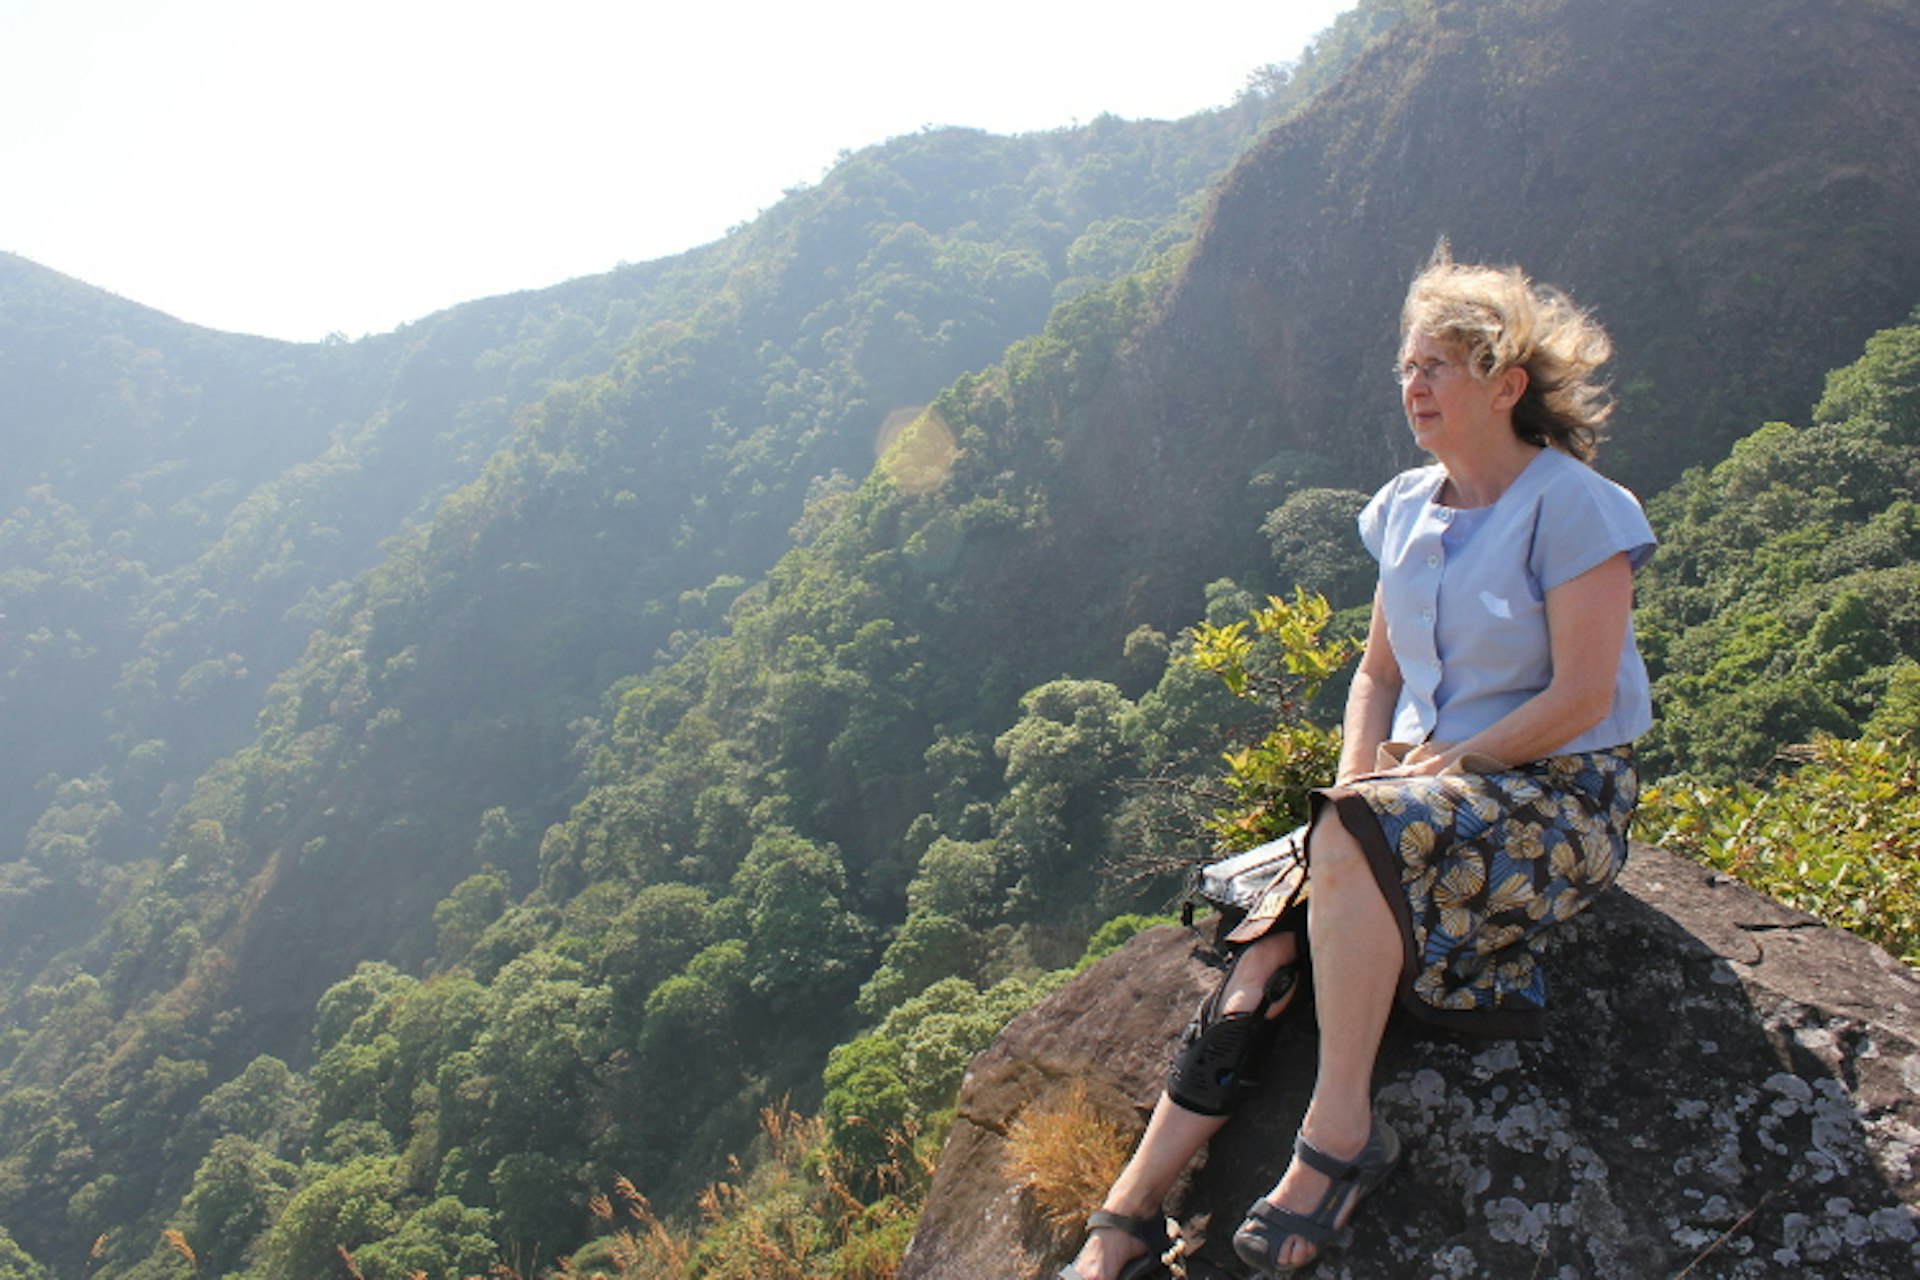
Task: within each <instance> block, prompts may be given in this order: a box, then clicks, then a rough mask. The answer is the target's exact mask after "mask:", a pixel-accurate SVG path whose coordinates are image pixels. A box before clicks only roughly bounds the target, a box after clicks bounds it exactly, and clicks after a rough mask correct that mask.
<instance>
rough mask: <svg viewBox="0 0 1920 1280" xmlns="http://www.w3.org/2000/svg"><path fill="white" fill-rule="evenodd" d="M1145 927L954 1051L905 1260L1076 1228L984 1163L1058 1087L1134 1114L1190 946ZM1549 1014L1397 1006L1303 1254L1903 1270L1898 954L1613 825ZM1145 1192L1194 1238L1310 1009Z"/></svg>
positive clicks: (1461, 1269) (1186, 968)
mask: <svg viewBox="0 0 1920 1280" xmlns="http://www.w3.org/2000/svg"><path fill="white" fill-rule="evenodd" d="M1196 941H1197V939H1196V937H1195V935H1194V934H1192V933H1191V932H1187V931H1182V930H1179V929H1172V928H1166V929H1158V930H1155V931H1152V932H1150V933H1146V934H1142V935H1141V936H1140V937H1138V938H1136V939H1134V940H1133V941H1132V942H1131V943H1129V944H1128V945H1127V946H1126V947H1124V948H1122V949H1121V950H1120V951H1118V952H1116V953H1115V954H1114V955H1112V956H1110V957H1108V958H1107V959H1106V960H1104V961H1103V962H1101V963H1100V964H1099V965H1097V966H1095V967H1094V968H1092V969H1090V970H1088V972H1086V973H1085V974H1083V975H1081V977H1080V978H1078V979H1077V980H1076V981H1074V982H1073V983H1072V984H1071V985H1069V986H1068V987H1066V988H1065V989H1063V990H1062V991H1060V992H1059V993H1058V994H1056V995H1055V996H1054V997H1053V998H1052V999H1050V1000H1048V1001H1047V1002H1046V1003H1044V1004H1042V1005H1040V1006H1038V1007H1037V1008H1035V1009H1032V1010H1030V1011H1029V1012H1027V1013H1026V1014H1024V1015H1022V1016H1021V1017H1020V1018H1018V1019H1016V1020H1015V1021H1014V1022H1013V1023H1012V1024H1010V1025H1009V1026H1008V1027H1007V1029H1006V1031H1005V1032H1004V1033H1003V1034H1002V1035H1001V1036H1000V1038H999V1039H998V1040H997V1041H995V1043H994V1044H993V1045H992V1046H991V1047H989V1048H988V1049H987V1050H986V1051H985V1052H984V1053H982V1054H981V1055H980V1057H979V1058H978V1059H977V1060H976V1061H975V1062H974V1063H973V1066H972V1068H971V1070H970V1071H969V1073H968V1075H967V1080H966V1083H965V1085H964V1087H963V1089H962V1092H961V1098H960V1106H959V1119H958V1122H957V1123H956V1124H955V1126H954V1130H953V1134H952V1137H951V1138H950V1139H949V1141H948V1143H947V1147H946V1150H945V1152H944V1153H943V1155H942V1157H941V1161H940V1166H939V1169H938V1172H937V1173H936V1175H935V1179H934V1184H933V1188H932V1191H931V1194H930V1196H929V1198H928V1202H927V1206H926V1210H925V1214H924V1216H923V1217H922V1220H921V1223H920V1227H919V1231H918V1233H917V1234H916V1235H915V1237H914V1241H913V1245H912V1247H911V1248H910V1249H909V1250H908V1253H907V1256H906V1259H905V1261H904V1263H903V1264H902V1266H901V1269H900V1272H899V1280H980V1278H982V1277H1030V1276H1048V1275H1051V1274H1052V1273H1053V1269H1054V1268H1056V1267H1058V1266H1059V1265H1060V1264H1061V1262H1062V1261H1064V1260H1065V1258H1066V1257H1067V1256H1068V1255H1069V1254H1070V1253H1071V1252H1072V1251H1073V1249H1074V1248H1075V1247H1077V1243H1078V1241H1077V1240H1075V1239H1066V1238H1060V1237H1059V1236H1057V1235H1056V1234H1054V1233H1051V1232H1049V1231H1048V1230H1047V1229H1046V1228H1045V1227H1044V1226H1043V1225H1042V1223H1041V1222H1040V1220H1039V1217H1038V1215H1037V1214H1036V1212H1035V1211H1034V1209H1033V1206H1031V1205H1030V1204H1028V1203H1027V1202H1026V1200H1025V1199H1024V1196H1023V1193H1022V1192H1020V1191H1019V1190H1018V1189H1017V1188H1016V1187H1014V1186H1013V1185H1012V1184H1011V1183H1010V1181H1009V1178H1008V1175H1007V1174H1006V1172H1005V1170H1004V1168H1003V1164H1002V1151H1003V1148H1004V1145H1005V1139H1006V1134H1007V1132H1008V1129H1009V1126H1010V1125H1012V1123H1013V1122H1014V1120H1015V1119H1016V1118H1017V1117H1018V1116H1019V1115H1020V1113H1021V1112H1022V1111H1023V1110H1024V1109H1026V1108H1028V1107H1032V1106H1035V1105H1038V1104H1044V1103H1046V1102H1048V1101H1049V1100H1050V1099H1057V1098H1058V1097H1059V1096H1061V1092H1062V1091H1064V1090H1066V1089H1068V1088H1070V1087H1073V1086H1075V1085H1076V1084H1077V1085H1079V1086H1082V1087H1085V1088H1087V1089H1088V1090H1089V1091H1090V1093H1091V1096H1092V1097H1093V1098H1094V1099H1095V1100H1096V1105H1098V1106H1100V1107H1101V1108H1103V1109H1104V1110H1106V1111H1108V1112H1109V1113H1111V1115H1112V1116H1114V1117H1116V1118H1120V1119H1123V1120H1124V1121H1125V1122H1126V1123H1128V1124H1131V1125H1134V1126H1136V1127H1137V1126H1138V1124H1139V1123H1140V1121H1141V1120H1142V1119H1143V1118H1144V1116H1145V1114H1146V1111H1147V1109H1148V1108H1149V1107H1150V1106H1151V1105H1152V1102H1153V1099H1154V1097H1155V1095H1156V1094H1157V1092H1158V1090H1159V1086H1160V1081H1161V1077H1162V1074H1163V1072H1164V1069H1165V1061H1166V1052H1167V1047H1168V1045H1169V1044H1170V1043H1171V1042H1172V1040H1173V1037H1174V1036H1175V1035H1176V1034H1177V1033H1178V1031H1179V1029H1180V1027H1181V1025H1182V1024H1183V1023H1184V1022H1185V1020H1186V1018H1187V1016H1188V1015H1189V1013H1190V1012H1191V1010H1192V1007H1193V1005H1194V1003H1195V1002H1196V1001H1197V1000H1198V999H1199V997H1200V995H1201V993H1202V992H1203V991H1205V990H1206V989H1207V987H1208V986H1209V985H1210V984H1211V980H1212V977H1213V974H1212V971H1211V970H1209V969H1207V968H1206V967H1205V966H1203V965H1202V964H1201V963H1199V962H1198V961H1197V960H1196V959H1195V958H1194V957H1193V954H1192V953H1193V951H1194V944H1195V942H1196ZM1549 966H1550V967H1549V973H1550V980H1551V981H1552V984H1553V987H1552V1009H1551V1013H1550V1017H1549V1029H1548V1034H1547V1036H1546V1038H1545V1039H1543V1040H1541V1041H1538V1042H1524V1043H1523V1042H1512V1041H1489V1040H1480V1039H1470V1038H1466V1037H1461V1036H1456V1035H1452V1034H1448V1033H1439V1032H1434V1031H1432V1030H1430V1029H1428V1028H1425V1027H1423V1026H1421V1025H1419V1024H1417V1023H1414V1022H1412V1021H1411V1020H1407V1019H1403V1018H1396V1019H1395V1021H1394V1023H1393V1024H1392V1025H1391V1026H1390V1027H1389V1029H1388V1033H1387V1038H1386V1042H1385V1044H1384V1046H1383V1049H1382V1052H1381V1056H1380V1063H1379V1069H1378V1073H1377V1076H1376V1084H1377V1087H1378V1091H1379V1105H1380V1108H1381V1110H1382V1113H1383V1114H1384V1115H1386V1116H1387V1118H1388V1119H1389V1120H1390V1121H1391V1122H1392V1123H1393V1124H1394V1126H1395V1127H1396V1128H1397V1129H1398V1130H1399V1131H1400V1133H1401V1135H1402V1136H1403V1137H1404V1138H1405V1139H1407V1142H1408V1145H1409V1155H1408V1159H1407V1161H1406V1162H1405V1164H1404V1165H1403V1166H1402V1167H1401V1169H1400V1170H1399V1171H1398V1172H1397V1173H1396V1174H1395V1175H1394V1177H1393V1178H1392V1179H1391V1180H1389V1181H1388V1182H1387V1183H1386V1184H1385V1185H1384V1186H1383V1187H1381V1189H1380V1190H1379V1191H1378V1192H1377V1193H1375V1195H1374V1196H1373V1197H1371V1198H1370V1199H1369V1200H1368V1201H1367V1202H1366V1205H1365V1207H1364V1208H1363V1209H1362V1211H1361V1213H1360V1215H1359V1217H1358V1218H1357V1220H1356V1223H1355V1228H1356V1230H1355V1239H1354V1243H1353V1246H1352V1247H1351V1248H1350V1249H1348V1250H1346V1251H1345V1252H1340V1253H1335V1254H1332V1255H1330V1257H1329V1258H1328V1259H1325V1260H1323V1261H1322V1263H1321V1265H1320V1268H1319V1270H1318V1271H1317V1272H1315V1273H1314V1274H1315V1276H1316V1280H1321V1278H1325V1280H1341V1278H1348V1280H1358V1278H1360V1277H1394V1278H1395V1280H1401V1278H1404V1277H1429V1276H1431V1277H1448V1278H1450V1280H1465V1278H1467V1277H1499V1278H1501V1280H1531V1278H1535V1277H1537V1278H1539V1280H1584V1278H1586V1277H1593V1278H1594V1280H1623V1278H1635V1277H1662V1278H1667V1277H1679V1276H1685V1277H1688V1278H1689V1280H1708V1278H1709V1277H1754V1278H1756V1280H1757V1278H1758V1277H1768V1278H1770V1280H1771V1278H1775V1277H1804V1276H1822V1277H1848V1278H1849V1280H1852V1278H1856V1277H1858V1278H1861V1280H1865V1278H1869V1277H1889V1278H1891V1277H1898V1278H1899V1280H1913V1277H1915V1276H1916V1275H1920V974H1916V973H1915V971H1914V970H1912V969H1909V968H1907V967H1905V966H1903V965H1901V964H1900V963H1898V962H1897V961H1895V960H1893V959H1892V958H1891V957H1889V956H1888V955H1887V954H1886V953H1885V952H1883V951H1881V950H1880V949H1878V948H1877V947H1874V946H1872V945H1870V944H1868V943H1866V942H1864V941H1862V940H1860V939H1859V938H1856V937H1854V936H1853V935H1851V934H1848V933H1844V932H1842V931H1839V930H1835V929H1830V928H1826V927H1823V926H1822V925H1820V924H1819V923H1818V922H1817V921H1815V920H1814V919H1812V918H1811V917H1809V916H1806V915H1804V914H1801V913H1799V912H1796V911H1792V910H1789V909H1787V908H1785V907H1782V906H1780V905H1779V904H1777V903H1775V902H1773V901H1771V900H1769V899H1767V898H1765V897H1763V896H1761V895H1759V894H1757V893H1754V892H1752V891H1751V890H1749V889H1747V888H1745V887H1744V886H1742V885H1740V884H1738V883H1735V882H1733V881H1732V880H1730V879H1728V878H1727V877H1725V876H1722V875H1718V874H1716V873H1714V872H1713V871H1711V870H1709V869H1706V868H1703V867H1701V866H1699V865H1697V864H1694V863H1691V862H1688V861H1685V860H1683V859H1680V858H1676V857H1674V856H1672V855H1670V854H1667V853H1665V852H1663V851H1661V850H1659V849H1656V848H1652V847H1650V846H1646V845H1636V846H1635V847H1634V850H1633V855H1632V857H1631V859H1630V860H1629V864H1628V868H1627V871H1626V873H1625V874H1624V875H1623V877H1622V879H1621V884H1620V887H1619V888H1618V889H1616V890H1614V891H1611V892H1609V893H1608V894H1606V895H1605V896H1604V897H1603V898H1601V900H1600V901H1599V902H1597V903H1596V904H1595V905H1594V907H1593V908H1592V909H1591V910H1590V911H1588V912H1587V913H1586V914H1585V915H1584V916H1582V917H1580V918H1579V919H1577V920H1576V921H1574V922H1573V923H1571V924H1570V925H1568V926H1567V927H1566V928H1565V929H1563V930H1562V931H1561V933H1560V937H1559V939H1558V941H1557V943H1556V945H1555V947H1554V949H1553V954H1552V956H1551V958H1550V960H1549ZM1290 1025H1293V1026H1295V1027H1297V1028H1298V1029H1297V1030H1295V1031H1293V1032H1292V1033H1291V1034H1290V1036H1289V1038H1288V1039H1287V1040H1285V1041H1283V1042H1282V1043H1280V1044H1279V1045H1277V1046H1276V1048H1275V1050H1274V1055H1273V1059H1272V1061H1271V1063H1270V1066H1269V1069H1268V1071H1267V1078H1268V1086H1267V1088H1266V1090H1265V1092H1264V1093H1263V1094H1262V1095H1261V1097H1260V1098H1258V1099H1257V1100H1256V1101H1255V1102H1253V1103H1252V1104H1250V1105H1249V1106H1248V1107H1246V1108H1245V1109H1244V1110H1243V1111H1242V1112H1241V1113H1240V1114H1239V1115H1238V1116H1236V1117H1235V1118H1234V1120H1233V1121H1232V1122H1231V1123H1230V1124H1229V1125H1228V1127H1227V1129H1226V1130H1225V1131H1224V1132H1223V1133H1222V1134H1221V1136H1220V1137H1219V1139H1217V1140H1216V1142H1215V1143H1214V1145H1213V1147H1212V1149H1211V1151H1210V1152H1209V1153H1207V1154H1205V1155H1203V1156H1202V1158H1201V1160H1200V1161H1199V1162H1197V1167H1196V1169H1195V1170H1194V1171H1193V1172H1192V1174H1191V1176H1190V1177H1189V1178H1188V1179H1187V1180H1186V1181H1185V1182H1184V1183H1183V1186H1182V1187H1181V1188H1180V1189H1179V1190H1177V1191H1176V1193H1175V1199H1174V1202H1173V1203H1172V1204H1170V1205H1169V1206H1168V1207H1169V1209H1170V1210H1172V1211H1173V1212H1174V1213H1176V1215H1178V1216H1181V1217H1183V1218H1185V1219H1186V1220H1188V1221H1189V1222H1194V1221H1202V1222H1204V1220H1206V1219H1208V1218H1209V1217H1210V1218H1211V1223H1212V1225H1211V1227H1210V1229H1209V1230H1208V1232H1207V1234H1209V1235H1210V1236H1211V1237H1212V1238H1211V1239H1210V1240H1209V1241H1208V1243H1207V1244H1206V1246H1205V1248H1204V1249H1203V1251H1202V1256H1203V1257H1204V1258H1208V1259H1211V1260H1214V1261H1216V1262H1219V1263H1223V1264H1226V1265H1227V1266H1229V1267H1230V1268H1231V1269H1233V1270H1235V1271H1236V1273H1237V1272H1238V1270H1239V1268H1238V1264H1237V1263H1235V1262H1234V1260H1233V1257H1232V1251H1231V1249H1230V1248H1229V1247H1228V1243H1227V1241H1228V1237H1229V1236H1231V1234H1232V1232H1233V1228H1234V1226H1235V1225H1236V1224H1237V1223H1238V1222H1239V1219H1240V1217H1241V1215H1242V1213H1243V1212H1244V1211H1245V1209H1246V1206H1247V1205H1248V1204H1249V1203H1250V1202H1251V1201H1252V1200H1253V1199H1254V1197H1256V1196H1258V1195H1260V1194H1261V1193H1262V1192H1264V1191H1265V1190H1266V1189H1267V1188H1268V1187H1269V1186H1270V1185H1271V1184H1272V1182H1273V1180H1274V1179H1275V1178H1276V1177H1277V1176H1278V1174H1279V1172H1280V1170H1281V1169H1282V1168H1283V1167H1284V1163H1285V1159H1286V1155H1287V1153H1288V1151H1289V1150H1290V1148H1291V1146H1292V1142H1293V1137H1294V1132H1295V1130H1296V1128H1297V1126H1298V1124H1299V1119H1300V1113H1301V1111H1302V1109H1303V1106H1304V1103H1305V1099H1306V1096H1307V1092H1308V1090H1309V1088H1310V1086H1311V1082H1312V1073H1313V1065H1314V1051H1315V1038H1314V1033H1313V1031H1312V1029H1311V1026H1310V1025H1309V1024H1305V1023H1300V1022H1296V1023H1293V1024H1290Z"/></svg>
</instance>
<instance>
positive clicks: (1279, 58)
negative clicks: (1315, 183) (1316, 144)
mask: <svg viewBox="0 0 1920 1280" xmlns="http://www.w3.org/2000/svg"><path fill="white" fill-rule="evenodd" d="M1353 3H1354V0H1202V2H1201V3H1194V4H1189V5H1178V4H1176V5H1167V4H1165V3H1154V4H1148V3H1139V2H1136V0H1100V2H1097V3H1096V2H1092V0H967V2H966V3H951V4H945V5H937V4H907V3H901V2H900V0H893V2H891V3H883V2H881V0H815V3H811V4H808V3H800V2H799V0H732V2H731V3H729V2H728V0H706V2H704V3H703V2H702V0H628V2H626V3H616V2H614V0H524V2H522V3H502V2H499V0H457V2H456V0H327V2H326V3H317V2H316V0H0V250H7V251H10V252H13V253H17V254H19V255H21V256H22V257H26V258H30V259H32V260H33V261H35V262H38V263H40V264H41V265H43V266H47V267H52V268H53V269H55V270H57V271H62V272H65V273H66V274H68V275H71V276H77V277H79V278H80V279H82V280H85V281H87V282H88V283H90V284H94V285H98V286H100V287H101V288H104V289H108V290H111V291H112V292H114V293H117V294H120V295H121V296H123V297H126V298H130V299H132V300H134V301H136V302H141V303H144V304H146V305H148V306H152V307H157V308H159V309H160V310H162V311H165V312H168V313H170V314H172V315H175V316H178V317H180V318H181V319H184V320H190V321H193V322H194V323H197V324H203V325H208V326H211V327H214V328H219V329H230V330H235V331H239V332H245V333H258V334H267V335H271V336H273V337H281V338H292V339H298V340H314V339H318V338H320V337H322V336H324V335H326V334H328V333H332V332H342V333H345V334H347V335H348V336H350V337H358V336H360V335H362V334H365V333H378V332H384V331H386V330H388V329H392V328H394V327H395V326H397V325H399V324H401V323H403V322H405V321H408V320H415V319H419V318H420V317H422V316H425V315H428V314H430V313H432V312H434V311H437V310H439V309H441V308H443V307H448V306H452V305H453V304H455V303H459V302H464V301H467V300H469V299H472V298H478V297H486V296H489V295H492V294H498V293H506V292H510V291H513V290H516V289H525V288H537V287H541V286H544V285H550V284H557V283H559V282H560V281H563V280H567V279H571V278H573V277H575V276H581V275H589V274H593V273H595V272H600V271H606V270H609V269H611V268H612V267H614V266H615V265H617V264H618V263H620V262H623V261H625V262H642V261H646V260H648V259H652V258H657V257H662V256H664V255H667V254H671V253H676V252H679V251H680V250H683V249H688V248H691V247H693V246H694V245H697V244H703V243H705V242H707V241H710V240H714V239H717V238H718V237H720V236H721V235H722V234H724V233H725V232H726V230H727V229H728V228H729V227H732V226H734V225H737V224H739V223H742V222H746V221H749V220H751V219H752V218H753V217H754V215H755V214H757V213H758V212H759V211H760V210H762V209H765V208H767V207H769V206H771V205H772V204H774V203H775V202H777V201H778V200H779V199H780V195H781V193H782V192H783V191H785V190H787V189H789V188H791V187H794V186H796V185H798V184H803V183H811V182H815V181H818V180H819V178H820V177H821V176H822V174H824V173H825V171H826V170H827V169H828V168H829V167H830V166H831V165H832V163H833V161H834V159H835V157H836V156H837V155H838V154H839V153H840V152H841V151H842V150H858V149H859V148H861V147H864V146H867V145H868V144H870V143H875V142H880V141H883V140H885V139H887V138H890V137H895V136H898V135H900V134H903V133H910V132H912V131H914V130H917V129H919V128H921V127H923V126H926V125H946V124H955V125H969V126H974V127H978V128H984V129H989V130H992V131H994V132H998V133H1018V132H1026V131H1031V130H1038V129H1051V128H1055V127H1058V126H1061V125H1068V124H1072V123H1074V122H1075V121H1082V122H1084V121H1087V120H1091V119H1092V118H1093V117H1095V116H1097V115H1099V114H1100V113H1101V112H1103V111H1111V112H1113V113H1115V114H1117V115H1121V116H1125V117H1127V118H1130V119H1142V118H1159V119H1170V118H1175V117H1179V116H1183V115H1187V114H1189V113H1191V112H1194V111H1198V110H1202V109H1204V108H1207V107H1211V106H1220V105H1224V104H1225V103H1227V102H1229V101H1231V100H1232V99H1233V97H1234V96H1235V95H1236V94H1237V93H1238V92H1239V91H1240V90H1241V88H1242V87H1243V86H1244V85H1245V84H1246V80H1247V76H1248V75H1249V73H1251V72H1252V71H1253V70H1254V69H1255V68H1257V67H1259V66H1262V65H1264V64H1266V63H1270V62H1284V61H1287V60H1288V59H1290V58H1292V57H1293V56H1294V55H1296V54H1297V53H1298V52H1299V51H1300V49H1301V48H1302V47H1303V46H1304V45H1305V44H1306V42H1307V41H1308V40H1309V39H1310V38H1311V37H1312V36H1313V35H1314V34H1316V33H1317V32H1319V31H1321V30H1323V29H1325V28H1326V27H1327V26H1328V25H1330V24H1331V23H1332V21H1333V19H1334V17H1335V16H1336V15H1337V14H1339V13H1340V12H1341V11H1342V10H1345V9H1347V8H1350V7H1352V4H1353Z"/></svg>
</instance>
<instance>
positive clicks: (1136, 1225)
mask: <svg viewBox="0 0 1920 1280" xmlns="http://www.w3.org/2000/svg"><path fill="white" fill-rule="evenodd" d="M1146 1226H1147V1224H1146V1220H1145V1219H1143V1218H1136V1217H1134V1216H1133V1215H1132V1214H1129V1213H1115V1212H1113V1210H1111V1209H1095V1210H1094V1211H1093V1212H1092V1213H1090V1214H1088V1215H1087V1230H1089V1231H1124V1232H1125V1233H1126V1234H1128V1235H1130V1236H1132V1237H1133V1238H1134V1239H1136V1240H1144V1239H1145V1238H1146V1237H1145V1236H1143V1235H1141V1234H1140V1233H1141V1232H1142V1231H1144V1230H1146Z"/></svg>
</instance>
